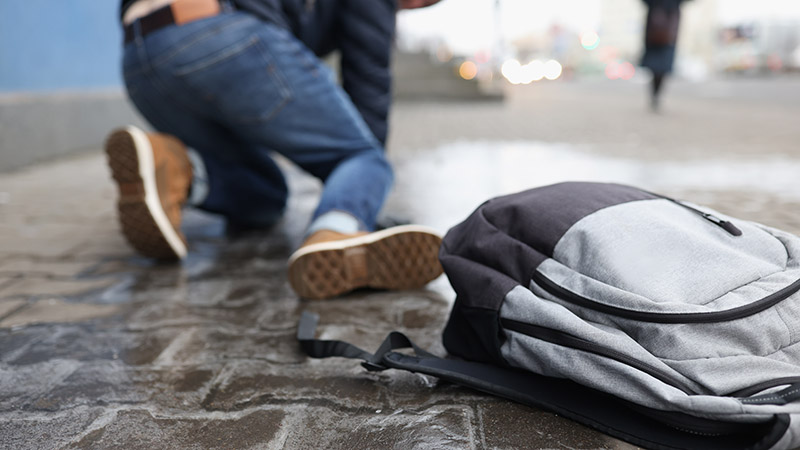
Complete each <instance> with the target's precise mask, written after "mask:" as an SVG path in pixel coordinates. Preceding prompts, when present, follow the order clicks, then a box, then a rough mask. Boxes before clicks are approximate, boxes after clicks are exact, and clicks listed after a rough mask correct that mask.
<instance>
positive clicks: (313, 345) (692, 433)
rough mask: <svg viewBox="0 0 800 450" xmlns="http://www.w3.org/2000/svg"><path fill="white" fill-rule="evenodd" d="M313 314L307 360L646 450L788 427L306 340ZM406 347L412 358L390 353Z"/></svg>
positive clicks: (741, 439)
mask: <svg viewBox="0 0 800 450" xmlns="http://www.w3.org/2000/svg"><path fill="white" fill-rule="evenodd" d="M318 321H319V316H318V315H316V314H313V313H310V312H308V311H305V312H303V314H302V316H301V317H300V323H299V326H298V330H297V339H298V341H299V342H300V346H301V347H302V349H303V351H304V352H305V353H306V354H307V355H308V356H310V357H312V358H328V357H343V358H351V359H360V360H362V361H363V362H362V363H361V365H362V366H364V367H365V368H366V369H367V370H369V371H383V370H387V369H399V370H406V371H409V372H414V373H421V374H425V375H431V376H434V377H437V378H440V379H442V380H445V381H449V382H451V383H455V384H458V385H461V386H465V387H468V388H472V389H475V390H478V391H482V392H485V393H489V394H492V395H497V396H500V397H504V398H507V399H509V400H513V401H515V402H518V403H522V404H525V405H528V406H532V407H534V408H539V409H543V410H547V411H551V412H554V413H556V414H558V415H561V416H564V417H567V418H569V419H572V420H574V421H576V422H579V423H582V424H584V425H586V426H589V427H591V428H594V429H596V430H598V431H600V432H602V433H606V434H608V435H611V436H614V437H616V438H619V439H622V440H624V441H627V442H630V443H632V444H635V445H639V446H642V447H646V448H652V449H666V450H674V449H704V450H705V449H708V450H713V449H720V450H722V449H768V448H770V447H772V446H773V445H774V444H775V443H777V442H778V440H780V438H781V437H782V436H783V435H784V433H785V432H786V430H787V429H788V427H789V422H790V419H789V417H788V415H785V414H780V415H775V416H773V417H772V418H770V419H769V420H767V421H766V422H761V423H734V422H725V421H717V420H710V419H704V418H699V417H695V416H691V415H688V414H684V413H679V412H673V411H659V410H654V409H651V408H647V407H644V406H641V405H636V404H633V403H630V402H628V401H626V400H623V399H620V398H617V397H614V396H611V395H609V394H606V393H603V392H600V391H597V390H595V389H592V388H589V387H586V386H583V385H580V384H578V383H575V382H573V381H570V380H566V379H560V378H551V377H545V376H542V375H538V374H535V373H532V372H526V371H522V370H517V369H513V368H507V367H500V366H494V365H489V364H483V363H477V362H472V361H463V360H454V359H443V358H440V357H438V356H435V355H433V354H431V353H428V352H427V351H425V350H423V349H421V348H420V347H418V346H417V345H415V344H414V343H413V342H412V341H411V340H410V339H409V338H408V337H406V336H405V335H404V334H402V333H399V332H396V331H394V332H392V333H390V334H389V335H388V336H387V337H386V339H385V340H384V341H383V343H382V344H381V345H380V347H379V348H378V350H377V351H376V352H375V353H369V352H367V351H365V350H362V349H361V348H358V347H356V346H355V345H352V344H349V343H347V342H344V341H336V340H320V339H314V334H315V331H316V327H317V322H318ZM402 348H411V349H413V351H414V355H407V354H403V353H398V352H395V351H394V350H398V349H402Z"/></svg>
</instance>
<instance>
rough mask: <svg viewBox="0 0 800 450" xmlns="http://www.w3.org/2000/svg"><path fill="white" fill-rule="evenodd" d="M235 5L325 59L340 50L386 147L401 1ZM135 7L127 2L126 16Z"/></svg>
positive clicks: (346, 81) (241, 0) (354, 94)
mask: <svg viewBox="0 0 800 450" xmlns="http://www.w3.org/2000/svg"><path fill="white" fill-rule="evenodd" d="M233 2H234V4H235V6H236V7H237V8H238V9H240V10H242V11H247V12H249V13H251V14H253V15H255V16H257V17H259V18H260V19H262V20H264V21H268V22H271V23H273V24H275V25H278V26H281V27H284V28H286V29H289V30H291V31H292V33H293V34H294V35H295V36H297V38H298V39H300V40H301V41H303V43H305V44H306V45H307V46H308V47H309V48H310V49H311V50H312V51H313V52H314V53H316V54H317V55H318V56H320V57H322V56H325V55H327V54H329V53H331V52H332V51H334V50H339V51H340V52H341V73H342V86H343V88H344V90H345V92H347V94H348V95H349V96H350V98H351V100H352V101H353V104H354V105H355V106H356V108H357V109H358V111H359V112H360V113H361V116H362V117H363V118H364V121H365V122H366V123H367V126H369V128H370V130H372V133H373V134H374V135H375V137H376V138H378V140H379V141H380V142H381V143H382V144H385V143H386V137H387V132H388V116H389V107H390V105H391V85H392V83H391V72H390V61H391V52H392V45H393V41H394V31H395V13H396V11H397V0H233ZM131 3H133V0H123V1H122V9H121V11H122V13H124V11H125V9H126V7H127V6H128V5H130V4H131Z"/></svg>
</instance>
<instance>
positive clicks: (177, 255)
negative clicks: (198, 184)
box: [106, 127, 192, 260]
mask: <svg viewBox="0 0 800 450" xmlns="http://www.w3.org/2000/svg"><path fill="white" fill-rule="evenodd" d="M106 154H107V155H108V165H109V166H110V167H111V172H112V176H113V178H114V180H115V181H116V182H117V185H118V187H119V201H118V208H119V222H120V225H121V226H122V233H123V234H124V235H125V238H126V239H127V240H128V242H129V243H130V244H131V246H133V248H134V249H136V250H137V251H138V252H139V253H141V254H142V255H144V256H147V257H150V258H157V259H167V260H176V259H182V258H184V257H185V256H186V239H185V238H184V236H183V234H182V233H181V231H180V225H181V207H182V206H183V204H184V203H185V202H186V198H187V196H188V194H189V187H190V186H191V183H192V165H191V163H190V162H189V156H188V153H187V151H186V147H185V146H184V145H183V143H181V142H180V141H179V140H178V139H176V138H174V137H172V136H169V135H166V134H158V133H154V134H148V133H145V132H144V131H142V130H140V129H138V128H136V127H127V128H124V129H119V130H116V131H114V132H112V133H111V134H110V135H109V136H108V139H107V140H106Z"/></svg>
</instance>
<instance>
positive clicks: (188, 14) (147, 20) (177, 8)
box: [124, 0, 222, 44]
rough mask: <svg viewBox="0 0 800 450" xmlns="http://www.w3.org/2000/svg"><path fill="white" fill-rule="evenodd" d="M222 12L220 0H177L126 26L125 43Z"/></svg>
mask: <svg viewBox="0 0 800 450" xmlns="http://www.w3.org/2000/svg"><path fill="white" fill-rule="evenodd" d="M221 12H222V6H221V5H220V2H219V0H177V1H175V2H173V3H170V4H169V5H167V6H164V7H162V8H159V9H157V10H155V11H153V12H151V13H150V14H148V15H146V16H144V17H141V18H139V19H136V20H134V21H133V22H132V23H130V24H129V25H126V26H125V28H124V29H125V43H126V44H127V43H128V42H131V41H133V39H134V38H135V37H136V27H137V26H138V28H139V34H140V35H141V36H146V35H148V34H150V33H152V32H154V31H156V30H159V29H161V28H164V27H166V26H169V25H183V24H186V23H189V22H194V21H195V20H200V19H205V18H208V17H213V16H216V15H218V14H220V13H221Z"/></svg>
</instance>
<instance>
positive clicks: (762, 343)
mask: <svg viewBox="0 0 800 450" xmlns="http://www.w3.org/2000/svg"><path fill="white" fill-rule="evenodd" d="M531 290H532V291H533V293H534V294H535V295H536V296H537V297H538V298H541V299H548V300H550V301H553V302H554V303H558V304H562V305H563V306H564V307H565V308H568V309H569V310H571V311H574V313H572V312H571V313H570V314H577V315H579V316H580V318H581V319H582V320H586V321H587V322H589V323H592V324H594V325H595V326H599V325H603V326H606V327H613V328H615V329H617V330H619V331H620V332H622V333H624V334H625V335H626V336H628V337H629V338H630V339H632V340H633V341H634V342H636V344H637V345H639V346H641V347H642V348H643V349H644V350H646V351H647V352H648V353H649V354H652V356H654V357H656V358H659V359H662V360H663V361H664V363H665V364H667V365H669V366H670V367H671V368H673V369H675V370H676V371H678V372H680V373H682V374H683V375H684V376H686V377H687V378H689V379H691V380H692V381H694V382H695V383H697V384H698V385H700V386H702V387H703V388H704V389H706V390H707V391H709V392H713V393H715V394H725V393H728V392H733V391H737V390H739V389H743V388H747V387H750V386H753V385H756V384H758V383H760V382H762V381H765V380H770V379H775V378H782V377H791V376H798V375H800V366H799V365H798V361H800V345H798V332H797V330H800V294H795V295H794V296H792V297H791V298H790V299H787V300H785V301H783V302H782V303H781V304H779V305H777V306H776V307H774V308H772V309H770V310H767V311H764V312H762V313H759V314H756V315H753V316H750V317H747V318H744V319H740V320H735V321H730V322H724V323H707V324H705V323H697V324H661V323H642V322H638V321H634V320H628V319H623V318H618V317H614V316H609V315H607V314H604V313H600V312H597V311H593V310H590V309H584V308H579V307H575V306H573V305H571V304H569V303H566V302H563V301H561V300H558V299H556V298H555V297H553V296H551V295H550V294H548V293H547V292H544V291H543V290H542V289H541V288H539V287H538V286H536V285H535V284H531ZM759 294H761V295H763V292H762V291H759ZM539 307H540V306H539V305H538V304H537V305H536V308H539ZM734 375H735V376H734Z"/></svg>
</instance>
